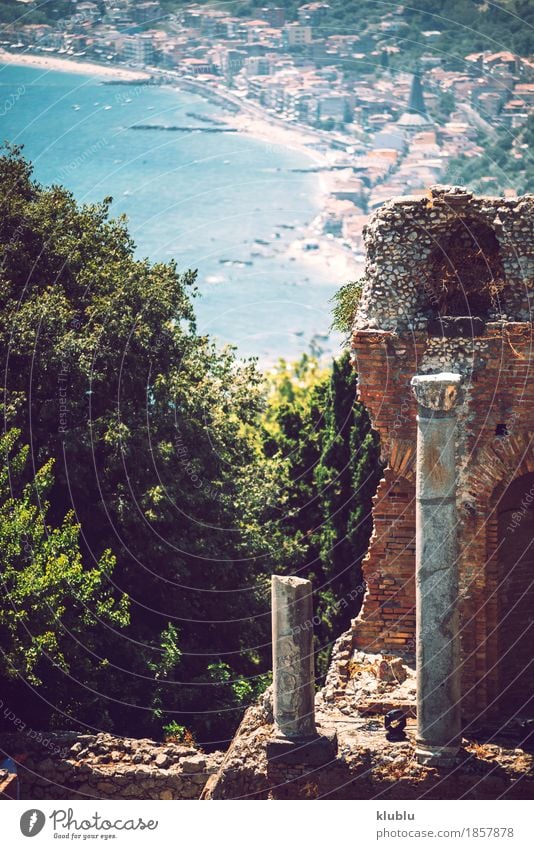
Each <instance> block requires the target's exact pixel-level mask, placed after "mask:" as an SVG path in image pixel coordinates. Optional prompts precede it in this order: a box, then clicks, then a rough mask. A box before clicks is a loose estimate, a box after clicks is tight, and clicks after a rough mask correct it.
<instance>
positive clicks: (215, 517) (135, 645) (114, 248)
mask: <svg viewBox="0 0 534 849" xmlns="http://www.w3.org/2000/svg"><path fill="white" fill-rule="evenodd" d="M0 181H1V191H0V214H1V221H0V303H1V314H0V315H1V317H0V337H1V341H2V352H3V355H2V374H3V375H4V381H5V382H4V386H3V387H2V388H3V396H4V415H5V418H6V420H7V422H8V423H9V425H10V426H16V427H17V428H18V429H19V430H20V432H21V434H22V438H23V440H24V441H25V442H27V443H31V445H32V454H33V456H32V460H33V462H34V463H35V464H36V465H37V466H39V465H43V464H44V463H45V462H46V461H47V460H48V459H49V458H54V460H55V482H54V485H53V486H52V488H51V490H50V493H49V501H50V515H51V519H52V521H53V522H55V523H59V524H61V522H62V520H63V517H64V516H65V514H66V513H67V512H68V511H69V510H74V511H75V514H76V517H77V520H78V521H79V523H80V524H81V526H82V529H83V550H84V552H85V553H86V554H87V556H88V557H92V558H93V559H95V560H96V561H98V560H99V559H100V558H101V557H102V556H103V554H104V552H105V551H106V550H108V549H111V550H113V551H114V553H115V555H116V558H117V566H116V570H115V576H116V578H115V579H116V582H117V585H118V586H119V587H121V588H122V589H124V590H125V591H126V592H127V593H128V595H129V597H130V599H131V624H130V626H129V629H128V634H127V638H126V639H123V640H119V639H116V640H115V641H114V642H113V644H112V646H111V651H112V655H113V658H110V659H115V661H116V665H117V667H119V666H120V669H121V670H122V671H117V673H116V676H115V680H116V681H120V686H121V688H122V692H123V693H124V699H123V703H122V704H121V703H117V704H115V703H113V702H112V701H111V700H108V698H107V696H108V694H107V693H103V694H102V700H101V701H102V703H101V704H100V706H99V707H98V712H96V713H95V715H94V716H89V715H87V714H86V715H84V719H85V721H86V722H89V721H93V722H95V724H98V721H99V720H98V717H99V715H100V712H102V711H104V710H105V709H107V710H109V712H110V715H111V717H112V719H113V721H114V722H115V723H116V727H117V729H120V730H121V731H122V732H124V733H128V732H129V731H130V732H132V733H154V728H159V727H161V726H160V724H159V719H158V717H159V716H160V715H163V714H165V715H166V714H167V713H169V712H171V713H174V714H176V715H175V716H173V717H172V718H174V719H176V720H177V721H179V717H180V711H183V712H184V718H183V723H184V724H185V725H186V726H187V727H189V726H190V725H191V721H190V719H191V715H194V716H195V723H196V725H195V727H194V728H193V730H194V731H195V733H197V732H202V733H204V732H205V733H208V730H209V733H211V732H212V731H213V733H214V734H219V733H220V728H221V727H224V728H225V729H228V727H229V726H231V724H232V722H234V724H235V722H237V720H238V719H239V711H238V707H239V710H240V709H241V704H240V702H239V700H238V699H237V698H234V700H233V706H234V708H235V710H234V712H233V713H232V704H231V703H230V702H229V699H227V698H226V697H227V694H228V693H230V694H231V687H227V688H226V691H225V700H226V702H225V703H227V708H228V712H227V713H226V715H219V714H217V713H215V712H213V711H211V712H209V713H207V714H206V716H203V711H204V710H205V709H206V706H207V705H208V704H209V703H210V695H211V693H212V692H213V693H215V694H217V693H218V692H219V691H218V686H219V682H217V681H215V680H214V679H213V678H212V677H210V672H209V664H210V663H211V662H212V661H213V659H214V658H219V657H224V656H225V655H227V656H228V657H229V658H231V660H230V663H231V667H232V678H237V677H238V676H240V675H243V676H246V675H250V674H256V672H257V671H258V663H259V662H260V660H261V658H260V657H259V656H258V652H257V651H256V650H251V649H250V648H249V647H250V646H256V645H266V643H267V640H268V636H267V635H268V616H267V613H266V608H267V604H268V600H267V599H268V597H267V595H266V594H265V592H264V582H263V583H262V581H261V580H259V579H260V578H261V576H262V574H264V570H265V568H266V563H265V559H264V557H263V556H262V557H261V558H260V557H259V556H257V553H256V552H257V551H261V552H262V555H263V554H264V551H263V549H253V548H252V547H251V546H252V545H253V544H256V542H257V540H258V539H260V538H261V536H262V534H261V533H260V528H261V526H262V522H263V512H264V511H265V503H266V501H268V500H269V499H271V500H272V499H273V498H275V492H276V476H275V475H273V474H271V473H270V472H269V471H268V470H266V472H265V474H264V473H263V469H264V466H265V463H264V461H262V459H261V457H260V455H259V452H258V445H257V439H256V437H255V434H254V424H255V422H256V418H257V415H258V412H259V410H260V409H261V407H262V405H263V394H262V393H263V386H262V378H261V376H260V375H259V374H258V372H257V371H256V369H255V367H254V365H253V363H252V362H248V363H243V364H238V363H237V362H236V360H235V357H234V355H233V353H232V351H231V350H225V351H223V352H219V351H217V350H216V348H215V347H214V345H213V344H212V343H211V342H210V341H209V340H208V339H207V338H206V337H202V336H199V335H198V334H197V333H196V329H195V321H194V313H193V307H192V303H191V295H193V294H194V291H195V290H194V284H195V273H194V272H187V273H186V274H183V275H180V274H178V272H177V270H176V267H175V265H174V264H173V263H169V264H166V265H164V264H162V263H156V264H154V265H151V264H150V263H149V262H148V261H147V260H136V259H134V257H133V249H134V246H133V243H132V242H131V239H130V238H129V236H128V233H127V230H126V225H125V221H124V220H122V219H119V220H110V219H109V217H108V205H109V204H108V202H104V203H102V204H96V205H91V206H81V207H79V206H78V205H77V204H76V203H75V201H74V199H73V197H72V196H71V195H70V194H69V193H68V192H67V191H65V190H64V189H62V188H60V187H58V186H53V187H51V188H43V187H41V186H39V185H37V184H36V183H34V182H32V179H31V168H30V166H29V165H28V163H27V162H25V161H24V160H23V159H22V158H21V156H20V153H19V151H18V150H16V149H12V150H7V151H6V153H5V155H4V156H2V157H0ZM262 651H263V654H262V657H263V658H264V660H265V662H267V655H268V650H267V648H266V649H264V650H262ZM260 654H261V653H260ZM178 682H185V683H181V684H180V686H177V684H178ZM218 723H219V726H220V727H219V729H218V727H217V724H218Z"/></svg>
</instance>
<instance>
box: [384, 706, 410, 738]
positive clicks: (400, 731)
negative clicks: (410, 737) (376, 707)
mask: <svg viewBox="0 0 534 849" xmlns="http://www.w3.org/2000/svg"><path fill="white" fill-rule="evenodd" d="M384 726H385V729H386V737H387V739H388V740H389V741H390V742H391V743H400V742H401V741H402V740H405V739H406V735H405V733H404V729H405V728H406V714H405V713H404V711H403V710H398V709H397V710H390V712H389V713H386V715H385V717H384Z"/></svg>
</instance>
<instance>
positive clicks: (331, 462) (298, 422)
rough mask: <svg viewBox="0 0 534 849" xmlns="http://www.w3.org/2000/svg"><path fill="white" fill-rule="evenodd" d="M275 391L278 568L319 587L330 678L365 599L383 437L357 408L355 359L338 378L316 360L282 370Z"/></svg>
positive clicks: (269, 426)
mask: <svg viewBox="0 0 534 849" xmlns="http://www.w3.org/2000/svg"><path fill="white" fill-rule="evenodd" d="M271 381H272V391H271V395H270V397H269V403H268V407H267V411H266V414H265V425H264V433H265V436H264V440H265V441H264V448H265V451H266V453H267V454H268V455H269V456H271V457H273V458H278V459H279V461H280V462H282V463H283V465H284V467H285V477H286V485H285V493H284V494H283V496H282V500H283V504H284V513H283V515H282V516H281V518H280V520H279V521H278V523H274V522H273V525H274V526H275V527H276V531H277V533H278V534H279V535H280V537H281V538H282V540H287V541H288V542H289V543H290V546H288V545H286V556H285V558H284V559H283V560H281V561H280V563H279V567H278V568H279V569H280V570H281V571H289V572H291V573H293V574H299V575H300V576H301V577H306V578H308V579H310V580H312V581H313V585H314V598H315V613H316V616H318V618H319V620H320V623H319V625H318V626H317V627H316V628H315V638H316V647H317V651H318V663H317V670H318V673H319V675H320V676H323V675H324V674H325V672H326V669H327V666H328V658H329V655H330V649H331V645H332V642H333V641H334V640H335V639H336V638H337V637H338V636H339V634H340V633H341V632H342V631H343V630H344V629H345V628H346V627H347V626H348V624H349V621H350V619H351V618H352V617H353V616H355V615H356V613H357V612H358V610H359V607H360V605H361V601H362V597H363V584H362V575H361V568H360V564H361V560H362V558H363V555H364V554H365V551H366V549H367V544H368V541H369V537H370V534H371V530H372V519H371V499H372V496H373V495H374V492H375V490H376V486H377V483H378V476H379V473H380V464H379V452H378V441H377V435H376V434H375V433H374V432H373V431H372V430H371V425H370V422H369V418H368V415H367V413H366V411H365V409H364V408H363V406H362V405H361V404H359V403H358V402H357V401H356V374H355V372H354V370H353V368H352V366H351V364H350V360H349V355H348V353H346V354H344V355H343V356H342V357H341V358H340V359H339V360H337V361H334V363H333V366H332V368H331V369H324V368H320V367H319V364H318V362H317V360H316V359H314V358H313V357H309V356H308V355H304V356H303V357H302V359H301V360H300V361H299V362H298V363H296V364H295V365H294V366H293V367H292V368H291V367H288V366H287V364H286V363H285V362H283V361H282V362H281V363H280V365H279V368H278V370H277V372H276V373H275V374H274V375H273V376H272V377H271ZM288 548H289V549H290V557H288V556H287V551H288Z"/></svg>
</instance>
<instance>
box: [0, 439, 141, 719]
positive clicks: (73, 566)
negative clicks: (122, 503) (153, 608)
mask: <svg viewBox="0 0 534 849" xmlns="http://www.w3.org/2000/svg"><path fill="white" fill-rule="evenodd" d="M0 451H1V453H2V457H3V460H4V462H3V465H2V468H1V470H0V547H1V550H2V562H1V587H0V644H1V646H2V654H1V656H0V678H1V679H2V690H3V695H4V696H5V698H4V703H5V704H8V705H11V704H12V703H13V702H14V701H16V700H17V698H18V697H19V696H20V694H21V693H24V690H25V687H24V684H26V685H28V686H29V688H30V689H29V690H28V695H29V693H30V692H31V691H32V690H36V691H37V692H38V693H39V695H40V696H41V697H42V699H43V700H44V701H45V702H46V701H48V700H53V701H52V703H53V704H54V705H55V706H56V709H57V710H58V711H61V712H64V713H66V714H68V712H69V711H70V710H71V709H72V707H74V706H76V707H77V708H78V709H80V707H82V708H86V707H88V706H90V705H92V704H93V703H94V700H95V695H94V691H95V689H98V688H99V687H100V686H102V683H103V682H104V680H105V678H107V676H108V674H109V668H108V666H109V661H108V659H107V658H106V657H105V655H104V654H103V653H102V649H103V640H102V632H104V633H106V631H107V629H109V630H110V631H111V632H112V633H113V632H114V631H115V630H116V629H122V628H124V627H125V626H126V625H127V624H128V622H129V612H128V608H129V605H128V600H127V598H126V596H124V595H123V596H120V595H118V594H117V593H116V592H115V591H114V589H113V584H112V576H113V570H114V567H115V560H114V558H113V556H112V555H111V553H110V552H109V551H104V552H103V553H102V555H101V557H100V559H99V560H98V562H96V563H95V564H94V566H93V567H92V568H87V567H86V566H84V564H83V561H82V554H81V551H80V547H79V534H80V528H79V526H78V525H77V524H76V523H75V521H74V516H73V514H72V513H68V514H67V515H66V516H65V518H64V520H63V522H62V524H61V525H60V526H59V527H51V526H50V525H48V524H47V523H46V517H47V513H48V508H49V505H48V502H47V500H46V498H47V495H48V493H49V492H50V490H51V487H52V485H53V475H52V466H53V463H52V461H49V462H47V463H46V464H45V465H44V466H42V467H41V468H40V469H39V470H38V471H37V472H36V473H35V475H34V476H33V478H32V479H31V480H30V482H29V483H26V484H22V480H23V477H24V471H25V469H26V467H27V466H28V462H27V460H28V448H27V446H25V447H23V448H20V447H17V432H16V431H15V430H11V431H9V432H8V433H7V435H4V436H2V437H1V438H0ZM102 719H103V722H104V724H105V722H106V719H105V716H103V717H102Z"/></svg>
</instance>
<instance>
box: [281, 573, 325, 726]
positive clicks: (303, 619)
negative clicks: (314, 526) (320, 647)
mask: <svg viewBox="0 0 534 849" xmlns="http://www.w3.org/2000/svg"><path fill="white" fill-rule="evenodd" d="M272 627H273V690H274V722H275V729H276V734H277V735H278V736H281V737H285V738H289V739H295V740H298V739H302V738H306V737H312V736H315V735H316V730H315V690H314V681H315V677H314V668H313V603H312V584H311V581H305V580H303V579H302V578H294V577H282V576H279V575H273V577H272Z"/></svg>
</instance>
